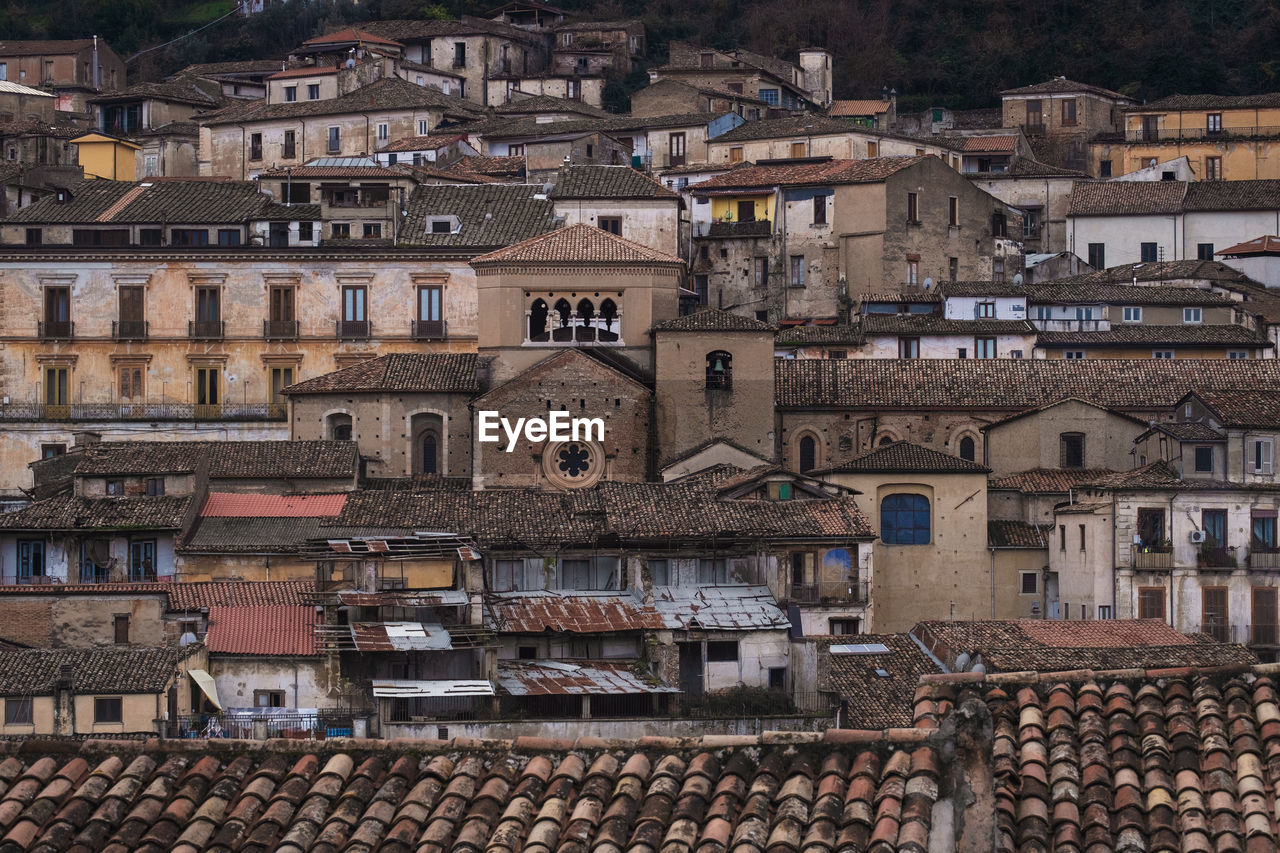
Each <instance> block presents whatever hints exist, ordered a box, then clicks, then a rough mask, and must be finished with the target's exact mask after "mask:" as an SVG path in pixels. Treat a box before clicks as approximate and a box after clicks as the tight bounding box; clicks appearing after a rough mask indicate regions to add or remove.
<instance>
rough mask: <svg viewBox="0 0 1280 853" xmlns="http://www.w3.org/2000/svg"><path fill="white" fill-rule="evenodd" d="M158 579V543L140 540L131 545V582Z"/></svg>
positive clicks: (152, 540)
mask: <svg viewBox="0 0 1280 853" xmlns="http://www.w3.org/2000/svg"><path fill="white" fill-rule="evenodd" d="M155 579H156V541H155V540H154V539H146V540H138V541H135V542H130V543H129V580H131V581H153V580H155Z"/></svg>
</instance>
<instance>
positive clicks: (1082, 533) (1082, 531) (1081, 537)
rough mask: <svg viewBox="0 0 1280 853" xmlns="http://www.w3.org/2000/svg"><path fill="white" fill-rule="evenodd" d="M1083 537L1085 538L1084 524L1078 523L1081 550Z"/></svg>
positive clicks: (1081, 548)
mask: <svg viewBox="0 0 1280 853" xmlns="http://www.w3.org/2000/svg"><path fill="white" fill-rule="evenodd" d="M1084 539H1085V526H1084V525H1083V524H1082V525H1080V550H1081V551H1083V550H1084Z"/></svg>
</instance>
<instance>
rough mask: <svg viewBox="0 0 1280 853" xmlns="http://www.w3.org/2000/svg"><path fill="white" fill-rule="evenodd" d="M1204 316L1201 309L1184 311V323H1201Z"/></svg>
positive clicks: (1184, 309)
mask: <svg viewBox="0 0 1280 853" xmlns="http://www.w3.org/2000/svg"><path fill="white" fill-rule="evenodd" d="M1203 316H1204V314H1203V312H1202V311H1201V310H1200V309H1199V308H1183V309H1182V322H1184V323H1199V322H1200V321H1201V319H1203Z"/></svg>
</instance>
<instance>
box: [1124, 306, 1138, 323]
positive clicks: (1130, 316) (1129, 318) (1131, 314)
mask: <svg viewBox="0 0 1280 853" xmlns="http://www.w3.org/2000/svg"><path fill="white" fill-rule="evenodd" d="M1124 322H1126V323H1141V322H1142V307H1141V306H1139V305H1126V306H1125V307H1124Z"/></svg>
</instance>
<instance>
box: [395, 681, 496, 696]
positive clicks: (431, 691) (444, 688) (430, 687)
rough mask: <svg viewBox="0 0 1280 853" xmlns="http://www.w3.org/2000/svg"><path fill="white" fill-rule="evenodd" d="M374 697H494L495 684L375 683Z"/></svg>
mask: <svg viewBox="0 0 1280 853" xmlns="http://www.w3.org/2000/svg"><path fill="white" fill-rule="evenodd" d="M373 695H374V696H387V697H393V698H399V697H404V696H438V697H448V696H493V695H494V689H493V684H492V683H491V682H488V681H479V680H458V679H454V680H449V681H394V680H388V681H375V682H373Z"/></svg>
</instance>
